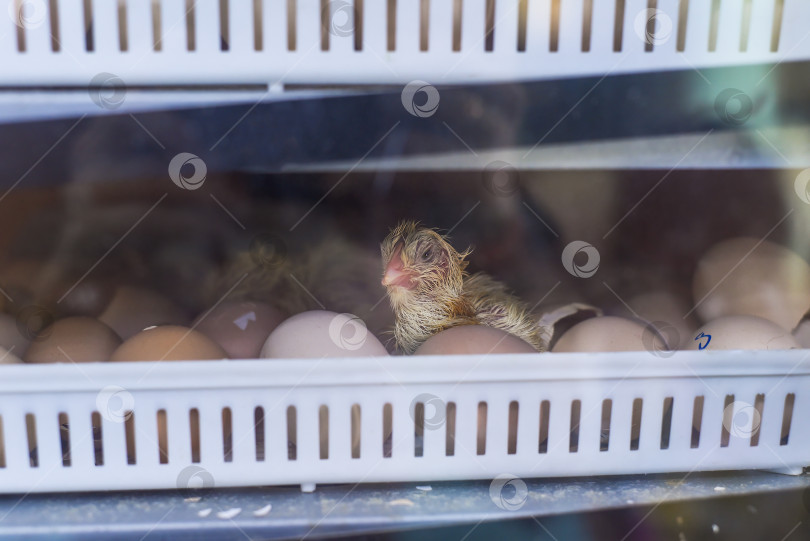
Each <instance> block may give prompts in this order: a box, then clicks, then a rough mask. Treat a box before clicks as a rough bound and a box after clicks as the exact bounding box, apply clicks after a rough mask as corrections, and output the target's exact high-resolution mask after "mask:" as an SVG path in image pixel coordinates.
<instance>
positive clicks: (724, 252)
mask: <svg viewBox="0 0 810 541" xmlns="http://www.w3.org/2000/svg"><path fill="white" fill-rule="evenodd" d="M692 291H693V294H694V301H695V304H697V305H698V306H697V313H698V315H699V316H700V318H701V319H702V320H703V321H704V322H705V321H713V320H715V319H717V318H719V317H721V316H732V315H751V316H758V317H762V318H765V319H768V320H770V321H773V322H774V323H776V324H777V325H779V326H781V327H783V328H785V329H793V328H795V327H796V325H797V324H798V323H799V321H800V320H801V319H802V316H804V314H805V313H806V312H807V311H808V309H810V265H808V264H807V262H806V261H805V260H804V259H802V258H801V257H799V256H798V255H797V254H796V253H794V252H792V251H791V250H788V249H787V248H785V247H784V246H780V245H778V244H774V243H772V242H769V241H767V240H765V241H761V240H760V239H756V238H752V237H740V238H734V239H730V240H726V241H723V242H720V243H718V244H715V245H714V246H713V247H712V248H710V249H709V251H707V252H706V253H705V254H704V255H703V257H702V258H701V259H700V261H699V262H698V266H697V269H696V270H695V275H694V279H693V282H692Z"/></svg>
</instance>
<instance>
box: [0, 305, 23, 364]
mask: <svg viewBox="0 0 810 541" xmlns="http://www.w3.org/2000/svg"><path fill="white" fill-rule="evenodd" d="M28 343H29V339H28V337H26V336H25V335H24V334H23V333H22V332H20V327H19V325H17V320H16V319H15V318H13V317H12V316H10V315H8V314H1V313H0V347H2V348H4V349H7V350H10V351H12V352H14V355H16V356H18V357H24V356H25V352H26V350H27V349H28Z"/></svg>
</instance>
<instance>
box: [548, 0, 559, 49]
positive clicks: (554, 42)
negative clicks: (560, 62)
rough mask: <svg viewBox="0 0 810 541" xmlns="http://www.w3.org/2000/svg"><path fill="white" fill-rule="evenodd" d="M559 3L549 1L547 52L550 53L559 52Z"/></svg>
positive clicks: (557, 1) (556, 0)
mask: <svg viewBox="0 0 810 541" xmlns="http://www.w3.org/2000/svg"><path fill="white" fill-rule="evenodd" d="M560 1H561V0H551V31H550V32H549V42H548V50H549V51H551V52H552V53H556V52H557V51H559V50H560Z"/></svg>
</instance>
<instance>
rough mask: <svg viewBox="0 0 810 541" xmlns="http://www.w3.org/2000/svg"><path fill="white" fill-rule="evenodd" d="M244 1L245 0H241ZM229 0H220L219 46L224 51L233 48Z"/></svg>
mask: <svg viewBox="0 0 810 541" xmlns="http://www.w3.org/2000/svg"><path fill="white" fill-rule="evenodd" d="M239 1H240V2H244V0H239ZM228 3H229V2H228V0H219V37H220V39H219V48H220V50H222V51H230V50H231V34H230V22H229V13H230V9H229V7H228Z"/></svg>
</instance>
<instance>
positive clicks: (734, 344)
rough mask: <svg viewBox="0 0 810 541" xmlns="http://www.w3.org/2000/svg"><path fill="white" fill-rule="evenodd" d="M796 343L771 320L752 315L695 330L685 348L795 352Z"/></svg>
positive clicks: (721, 321) (722, 319)
mask: <svg viewBox="0 0 810 541" xmlns="http://www.w3.org/2000/svg"><path fill="white" fill-rule="evenodd" d="M800 347H801V346H799V343H798V342H797V341H796V339H795V338H793V335H792V334H790V331H788V330H786V329H783V328H782V327H780V326H779V325H777V324H776V323H774V322H773V321H770V320H767V319H764V318H761V317H756V316H724V317H719V318H717V319H715V320H713V321H710V322H708V323H707V324H705V325H704V326H702V327H701V328H699V329H698V330H697V331H696V333H695V336H694V337H693V339H692V340H691V343H689V344H688V346H687V349H695V350H696V349H703V350H723V349H795V348H800Z"/></svg>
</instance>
